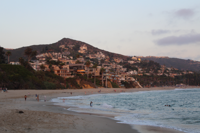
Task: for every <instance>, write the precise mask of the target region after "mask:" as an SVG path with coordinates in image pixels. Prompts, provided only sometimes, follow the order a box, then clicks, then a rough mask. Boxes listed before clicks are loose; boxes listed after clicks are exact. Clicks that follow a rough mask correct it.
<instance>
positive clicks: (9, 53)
mask: <svg viewBox="0 0 200 133" xmlns="http://www.w3.org/2000/svg"><path fill="white" fill-rule="evenodd" d="M6 56H8V63H9V58H10V56H11V52H10V51H7V52H6Z"/></svg>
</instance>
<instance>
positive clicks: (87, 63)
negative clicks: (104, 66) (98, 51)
mask: <svg viewBox="0 0 200 133" xmlns="http://www.w3.org/2000/svg"><path fill="white" fill-rule="evenodd" d="M90 64H91V62H90V61H89V60H88V61H87V62H86V63H85V65H86V67H87V69H89V67H90ZM88 73H89V70H87V79H88Z"/></svg>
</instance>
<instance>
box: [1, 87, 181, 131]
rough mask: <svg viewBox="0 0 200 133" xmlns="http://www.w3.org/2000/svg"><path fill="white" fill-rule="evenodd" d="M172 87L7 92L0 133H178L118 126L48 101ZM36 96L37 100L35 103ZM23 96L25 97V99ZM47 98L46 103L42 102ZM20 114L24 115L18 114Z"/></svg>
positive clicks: (110, 121)
mask: <svg viewBox="0 0 200 133" xmlns="http://www.w3.org/2000/svg"><path fill="white" fill-rule="evenodd" d="M169 89H174V87H154V88H142V89H121V88H117V89H114V88H112V89H111V88H108V89H106V88H100V89H80V90H77V89H76V90H69V89H68V90H8V92H4V93H0V120H1V121H0V133H27V132H28V133H66V132H67V133H122V132H123V133H138V132H141V133H167V132H171V133H180V132H179V131H176V130H171V129H166V128H158V127H151V126H136V125H135V126H134V127H133V128H134V129H133V128H132V127H131V126H130V125H127V124H119V123H116V121H114V120H112V119H110V118H106V117H101V116H99V115H94V114H83V113H75V112H71V111H68V110H66V109H65V108H63V107H60V106H55V105H53V103H52V102H50V101H49V100H50V99H52V98H55V97H67V96H71V94H70V93H71V92H72V95H73V96H75V95H87V94H94V93H98V91H99V90H101V93H115V91H114V90H116V92H121V91H126V92H135V91H149V90H169ZM35 94H39V96H40V101H39V102H38V101H36V98H35ZM24 95H28V98H27V100H26V101H25V100H24ZM44 96H46V99H47V102H44ZM19 111H23V112H24V113H19ZM135 129H137V130H135Z"/></svg>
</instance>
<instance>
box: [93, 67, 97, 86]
mask: <svg viewBox="0 0 200 133" xmlns="http://www.w3.org/2000/svg"><path fill="white" fill-rule="evenodd" d="M93 68H94V85H95V86H96V69H97V64H94V65H93Z"/></svg>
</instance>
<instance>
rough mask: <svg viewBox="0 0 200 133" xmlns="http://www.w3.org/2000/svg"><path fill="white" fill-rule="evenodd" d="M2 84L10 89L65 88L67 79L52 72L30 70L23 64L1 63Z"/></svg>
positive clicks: (0, 83)
mask: <svg viewBox="0 0 200 133" xmlns="http://www.w3.org/2000/svg"><path fill="white" fill-rule="evenodd" d="M0 79H1V81H0V86H6V87H7V88H9V89H57V88H62V89H64V88H65V86H66V81H65V80H64V79H63V78H62V77H60V76H57V75H55V74H53V73H51V72H43V71H30V70H28V69H26V68H25V67H24V66H21V65H8V64H1V65H0Z"/></svg>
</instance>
